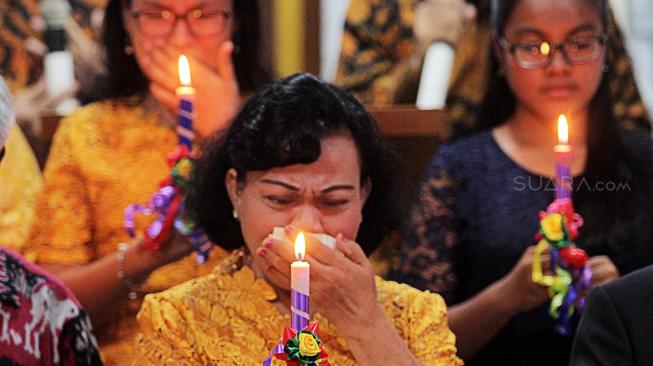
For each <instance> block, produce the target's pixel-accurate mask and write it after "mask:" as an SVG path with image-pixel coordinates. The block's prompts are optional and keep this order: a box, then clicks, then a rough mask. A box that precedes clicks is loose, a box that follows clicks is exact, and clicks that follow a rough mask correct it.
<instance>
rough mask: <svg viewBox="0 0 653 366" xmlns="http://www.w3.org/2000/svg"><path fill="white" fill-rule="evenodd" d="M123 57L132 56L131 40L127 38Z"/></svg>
mask: <svg viewBox="0 0 653 366" xmlns="http://www.w3.org/2000/svg"><path fill="white" fill-rule="evenodd" d="M124 51H125V55H133V54H134V46H133V45H132V39H131V38H130V37H129V36H126V37H125V49H124Z"/></svg>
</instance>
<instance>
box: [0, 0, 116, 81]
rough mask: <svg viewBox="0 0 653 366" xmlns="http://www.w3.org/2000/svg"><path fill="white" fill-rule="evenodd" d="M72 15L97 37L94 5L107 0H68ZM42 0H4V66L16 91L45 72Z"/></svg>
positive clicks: (0, 63) (0, 59) (0, 58)
mask: <svg viewBox="0 0 653 366" xmlns="http://www.w3.org/2000/svg"><path fill="white" fill-rule="evenodd" d="M68 1H69V3H70V6H71V17H72V18H73V19H74V20H75V21H77V23H78V24H79V25H80V27H82V29H83V30H84V32H85V33H86V35H87V36H89V39H95V38H97V37H96V35H95V32H94V31H93V29H92V26H91V16H92V14H93V10H94V9H104V6H105V4H106V0H68ZM38 4H39V1H38V0H0V21H2V24H1V26H0V69H1V70H2V75H3V76H4V78H5V79H6V80H7V84H9V88H10V89H11V90H12V91H14V92H15V91H17V90H20V89H23V88H24V87H26V86H28V85H30V84H32V83H34V82H35V81H37V80H38V79H39V78H40V77H41V74H42V72H43V57H42V55H41V54H40V53H42V52H44V44H43V35H42V31H43V30H44V24H45V23H44V20H43V18H42V16H41V13H40V11H39V6H38Z"/></svg>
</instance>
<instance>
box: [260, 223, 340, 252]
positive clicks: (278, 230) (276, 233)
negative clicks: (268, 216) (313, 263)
mask: <svg viewBox="0 0 653 366" xmlns="http://www.w3.org/2000/svg"><path fill="white" fill-rule="evenodd" d="M305 235H306V236H310V237H311V238H313V239H315V240H317V241H319V242H320V243H322V244H323V245H326V246H327V247H329V248H331V249H335V248H336V238H334V237H333V236H331V235H329V234H315V233H305ZM272 237H273V238H274V239H276V240H283V241H287V242H289V243H292V241H291V240H290V238H288V236H286V232H285V230H284V229H283V228H282V227H275V228H274V229H273V230H272Z"/></svg>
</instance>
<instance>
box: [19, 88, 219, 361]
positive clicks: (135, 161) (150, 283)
mask: <svg viewBox="0 0 653 366" xmlns="http://www.w3.org/2000/svg"><path fill="white" fill-rule="evenodd" d="M161 121H162V118H161V117H160V116H159V115H158V114H155V113H150V112H147V111H146V110H145V109H144V108H142V107H141V106H139V105H138V104H137V103H136V101H135V100H128V101H105V102H98V103H93V104H89V105H87V106H85V107H83V108H80V109H78V110H77V111H76V112H74V113H73V114H71V115H70V116H68V117H67V118H65V119H63V120H62V121H61V124H60V126H59V129H58V130H57V132H56V134H55V136H54V141H53V145H52V149H51V152H50V156H49V159H48V162H47V164H46V167H45V172H44V186H43V194H42V196H41V198H40V199H39V202H38V205H37V212H36V219H35V222H34V226H33V230H32V234H31V239H30V240H29V244H30V246H29V248H28V250H26V256H28V257H29V259H31V260H35V261H37V262H38V263H48V264H60V265H75V264H87V263H90V262H92V261H94V260H96V259H98V258H102V257H104V256H106V255H111V254H112V253H115V252H116V250H117V246H118V243H120V242H124V241H127V240H129V238H128V236H127V233H126V231H125V229H124V227H123V212H124V209H125V207H127V206H128V205H130V204H133V203H143V204H144V203H147V202H148V200H149V198H150V196H151V195H152V194H153V193H154V192H156V191H157V189H158V188H159V182H160V181H161V180H162V179H163V178H165V177H166V175H167V174H168V172H169V168H168V166H167V164H166V154H167V153H168V152H171V151H172V150H174V148H175V146H176V144H177V135H176V133H175V132H174V130H173V129H172V128H171V127H169V126H167V125H164V124H163V123H162V122H161ZM146 221H147V220H144V219H143V220H140V221H138V220H137V230H138V232H143V230H144V229H145V228H146V225H147V222H146ZM216 257H220V255H219V254H217V253H216V254H214V255H213V256H212V261H215V260H216ZM213 263H215V262H213ZM213 267H214V264H212V263H206V264H204V265H198V264H196V263H195V259H194V256H193V255H190V256H188V257H186V258H184V259H182V260H180V261H178V262H176V263H173V264H170V265H167V266H165V267H162V268H160V269H158V270H156V271H155V272H153V273H152V275H151V276H150V277H149V279H148V280H147V282H146V283H145V284H144V285H143V287H142V290H143V292H157V291H161V290H164V289H167V288H168V287H170V286H172V285H175V284H178V283H181V282H184V281H186V280H189V279H191V278H195V277H198V276H201V275H205V274H207V273H210V272H211V270H212V268H213ZM139 307H140V302H138V301H134V302H130V303H128V304H127V305H126V306H124V307H123V308H120V309H116V312H117V314H116V316H115V319H116V321H114V322H112V323H111V324H109V325H107V326H103V327H102V329H97V336H98V341H99V342H100V349H101V351H102V356H103V359H104V361H105V364H106V365H121V364H129V363H130V360H131V355H132V354H133V350H132V345H133V335H134V333H135V330H136V327H137V325H136V321H135V316H136V313H137V311H138V309H139Z"/></svg>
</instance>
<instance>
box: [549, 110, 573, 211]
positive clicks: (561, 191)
mask: <svg viewBox="0 0 653 366" xmlns="http://www.w3.org/2000/svg"><path fill="white" fill-rule="evenodd" d="M553 152H554V153H555V156H556V179H555V184H556V199H563V198H569V199H571V184H572V182H571V179H572V178H571V159H572V148H571V145H569V125H568V123H567V117H565V115H564V114H561V115H560V116H559V117H558V143H557V144H556V145H555V146H554V147H553Z"/></svg>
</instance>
